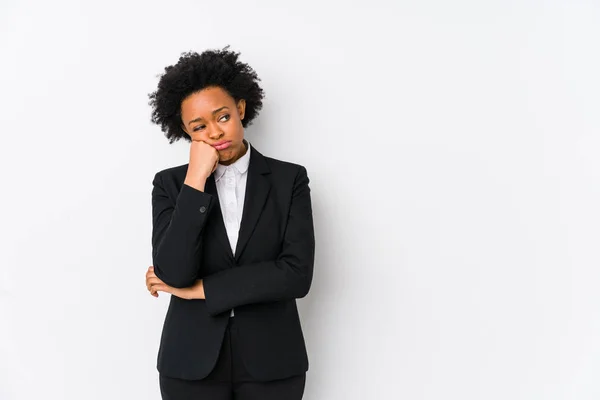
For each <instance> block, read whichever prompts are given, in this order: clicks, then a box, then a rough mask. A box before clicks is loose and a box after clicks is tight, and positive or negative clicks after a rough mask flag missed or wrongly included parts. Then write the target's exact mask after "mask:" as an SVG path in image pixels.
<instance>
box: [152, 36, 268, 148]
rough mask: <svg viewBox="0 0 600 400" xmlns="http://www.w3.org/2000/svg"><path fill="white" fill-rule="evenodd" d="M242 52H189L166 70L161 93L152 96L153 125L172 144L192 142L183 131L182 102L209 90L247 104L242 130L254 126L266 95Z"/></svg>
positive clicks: (224, 49)
mask: <svg viewBox="0 0 600 400" xmlns="http://www.w3.org/2000/svg"><path fill="white" fill-rule="evenodd" d="M239 54H240V53H239V52H237V53H236V52H233V51H231V50H229V46H225V47H224V48H223V49H222V50H206V51H204V52H202V53H201V54H198V53H196V52H191V51H190V52H185V53H182V54H181V56H180V57H179V61H178V62H177V64H175V65H170V66H168V67H165V72H164V74H162V75H159V76H160V80H159V82H158V89H157V90H156V91H155V92H152V93H150V94H149V95H148V96H149V98H150V101H149V103H148V104H149V105H150V106H151V107H152V118H151V121H152V122H153V123H155V124H157V125H160V127H161V130H162V131H163V132H164V134H165V136H166V137H167V139H169V143H173V142H175V141H178V140H179V139H181V138H183V139H185V140H187V141H188V142H191V140H192V139H191V138H190V136H189V135H188V134H187V133H185V131H184V130H183V128H182V121H181V102H182V101H183V100H184V99H185V98H186V97H187V96H189V95H190V94H192V93H196V92H199V91H201V90H202V89H205V88H207V87H220V88H222V89H223V90H225V91H226V92H227V93H229V95H230V96H231V97H233V99H234V100H235V102H236V103H237V102H238V100H240V99H244V100H245V101H246V109H245V113H244V119H243V120H242V126H243V127H244V128H245V127H247V126H248V125H250V124H251V123H252V121H253V120H254V118H256V116H257V115H258V113H259V111H260V110H261V108H262V99H263V98H264V92H263V90H262V88H261V87H260V86H259V85H258V82H259V81H260V78H259V77H258V75H257V74H256V72H255V71H254V70H253V69H252V68H251V67H250V66H249V65H248V64H244V63H242V62H240V61H238V56H239Z"/></svg>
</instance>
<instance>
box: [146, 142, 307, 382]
mask: <svg viewBox="0 0 600 400" xmlns="http://www.w3.org/2000/svg"><path fill="white" fill-rule="evenodd" d="M187 168H188V164H185V165H181V166H178V167H173V168H169V169H165V170H163V171H160V172H158V173H157V174H156V175H155V177H154V180H153V182H152V183H153V185H154V187H153V190H152V225H153V226H152V259H153V265H154V272H155V273H156V276H157V277H158V278H160V279H161V280H163V281H164V282H165V283H166V284H168V285H171V286H173V287H177V288H183V287H189V286H191V285H192V284H193V283H194V282H195V280H196V279H204V291H205V294H206V300H184V299H181V298H178V297H175V296H171V301H170V303H169V309H168V311H167V314H166V317H165V321H164V326H163V331H162V336H161V341H160V349H159V352H158V360H157V369H158V371H159V372H160V373H161V374H164V375H166V376H170V377H174V378H181V379H202V378H204V377H206V376H207V375H208V374H209V373H210V372H211V371H212V369H213V368H214V366H215V364H216V361H217V358H218V355H219V349H220V347H221V343H222V340H223V335H224V333H225V328H226V326H227V322H228V320H229V318H230V317H229V315H230V310H231V309H232V308H235V317H233V318H235V319H236V324H237V326H238V329H239V335H240V336H239V340H240V351H241V355H242V358H243V360H244V362H245V365H246V368H247V370H248V372H249V373H250V374H251V375H253V377H254V378H255V379H257V380H272V379H280V378H286V377H289V376H293V375H298V374H302V373H304V372H305V371H307V370H308V357H307V352H306V347H305V342H304V336H303V334H302V329H301V325H300V319H299V317H298V309H297V307H296V300H295V299H297V298H301V297H304V296H306V294H307V293H308V291H309V289H310V286H311V281H312V276H313V262H314V252H315V236H314V228H313V218H312V206H311V199H310V189H309V186H308V183H309V179H308V176H307V173H306V168H305V167H303V166H301V165H298V164H293V163H289V162H284V161H280V160H276V159H273V158H269V157H265V156H263V155H262V154H261V153H259V152H258V150H256V148H254V146H252V148H251V150H250V163H249V167H248V177H247V183H246V195H245V201H244V208H243V214H242V220H241V225H240V231H239V238H238V242H237V247H236V254H235V255H234V254H232V251H231V247H230V244H229V241H228V238H227V234H226V230H225V224H224V222H223V216H222V214H221V210H220V206H219V199H218V195H217V190H216V186H215V180H214V175H211V176H210V177H209V178H208V180H207V181H206V185H205V191H204V192H202V191H199V190H196V189H194V188H192V187H191V186H188V185H185V184H183V181H184V179H185V176H186V172H187Z"/></svg>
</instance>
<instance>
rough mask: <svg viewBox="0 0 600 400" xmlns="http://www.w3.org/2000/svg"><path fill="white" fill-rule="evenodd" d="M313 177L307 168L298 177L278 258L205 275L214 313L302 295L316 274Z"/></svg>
mask: <svg viewBox="0 0 600 400" xmlns="http://www.w3.org/2000/svg"><path fill="white" fill-rule="evenodd" d="M308 183H309V179H308V175H307V173H306V168H305V167H302V166H301V167H300V168H299V171H298V174H297V176H296V178H295V182H294V188H293V194H292V199H291V204H290V208H289V214H288V221H287V227H286V230H285V233H284V237H283V245H282V249H281V252H280V254H279V256H278V257H277V259H276V260H273V261H263V262H257V263H252V264H243V265H239V266H237V267H234V268H230V269H227V270H224V271H220V272H218V273H216V274H213V275H209V276H206V277H205V278H204V283H203V284H204V294H205V298H206V300H205V301H206V308H207V310H208V312H209V314H211V315H213V316H214V315H217V314H219V313H222V312H225V311H229V310H230V309H232V308H235V307H237V306H240V305H244V304H251V303H262V302H271V301H281V300H286V299H294V298H301V297H304V296H306V294H308V291H309V289H310V286H311V282H312V277H313V264H314V256H315V235H314V227H313V217H312V206H311V199H310V188H309V186H308Z"/></svg>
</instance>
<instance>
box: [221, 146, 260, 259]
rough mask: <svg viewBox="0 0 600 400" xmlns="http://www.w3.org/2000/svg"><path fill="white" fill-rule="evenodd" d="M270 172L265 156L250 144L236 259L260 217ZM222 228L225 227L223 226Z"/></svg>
mask: <svg viewBox="0 0 600 400" xmlns="http://www.w3.org/2000/svg"><path fill="white" fill-rule="evenodd" d="M270 173H271V170H270V169H269V166H268V165H267V161H266V160H265V157H264V156H263V155H262V154H261V153H259V152H258V151H257V150H256V148H254V146H252V149H251V150H250V163H249V165H248V177H247V180H246V194H245V196H244V208H243V211H242V221H241V223H240V231H239V235H238V241H237V245H236V248H235V260H236V261H238V260H239V258H240V256H241V255H242V252H243V251H244V248H245V247H246V244H247V243H248V240H249V239H250V236H252V232H253V231H254V227H255V226H256V223H257V222H258V219H259V218H260V214H261V213H262V210H263V207H264V205H265V201H266V200H267V197H268V195H269V191H270V190H271V182H270V180H269V179H268V176H269V174H270ZM223 229H225V227H224V226H223ZM228 247H229V246H228Z"/></svg>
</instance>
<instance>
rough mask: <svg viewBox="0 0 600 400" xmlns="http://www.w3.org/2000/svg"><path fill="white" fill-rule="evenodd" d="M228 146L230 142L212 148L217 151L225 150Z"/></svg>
mask: <svg viewBox="0 0 600 400" xmlns="http://www.w3.org/2000/svg"><path fill="white" fill-rule="evenodd" d="M230 144H231V142H223V143H220V144H218V145H215V146H214V147H215V149H217V150H225V149H226V148H228V147H229V145H230Z"/></svg>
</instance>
